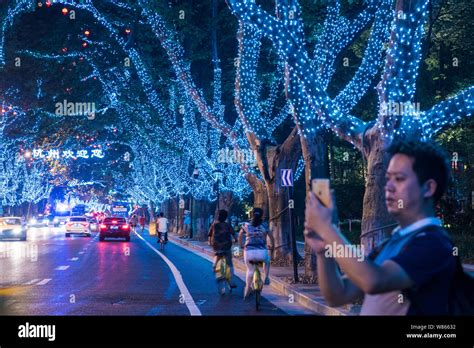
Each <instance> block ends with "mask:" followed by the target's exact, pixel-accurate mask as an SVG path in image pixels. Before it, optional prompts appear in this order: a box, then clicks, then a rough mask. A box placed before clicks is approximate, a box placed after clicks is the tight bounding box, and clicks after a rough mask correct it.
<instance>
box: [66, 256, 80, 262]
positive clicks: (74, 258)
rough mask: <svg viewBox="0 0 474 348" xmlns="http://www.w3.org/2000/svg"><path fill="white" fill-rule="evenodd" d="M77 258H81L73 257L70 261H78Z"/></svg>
mask: <svg viewBox="0 0 474 348" xmlns="http://www.w3.org/2000/svg"><path fill="white" fill-rule="evenodd" d="M77 260H79V258H78V257H73V258H72V259H69V260H68V261H77Z"/></svg>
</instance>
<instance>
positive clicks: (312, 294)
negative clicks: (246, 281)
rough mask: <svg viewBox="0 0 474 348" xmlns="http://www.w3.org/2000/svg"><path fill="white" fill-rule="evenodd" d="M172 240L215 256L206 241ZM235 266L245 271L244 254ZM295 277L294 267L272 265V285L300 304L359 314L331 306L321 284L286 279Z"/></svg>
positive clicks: (321, 311)
mask: <svg viewBox="0 0 474 348" xmlns="http://www.w3.org/2000/svg"><path fill="white" fill-rule="evenodd" d="M168 239H169V241H170V242H173V243H175V244H179V245H181V246H182V247H184V248H187V249H193V250H194V251H197V252H200V253H202V254H205V255H209V256H214V252H213V251H212V248H211V247H210V246H209V245H208V244H207V243H206V242H199V241H195V240H187V239H180V238H179V237H178V236H177V235H176V234H175V233H169V234H168ZM234 267H235V268H236V269H238V270H240V271H245V270H246V267H245V264H244V262H243V255H242V252H241V251H240V255H239V256H237V257H235V256H234ZM292 278H293V267H273V266H272V267H271V269H270V287H272V288H273V289H274V290H276V291H278V292H279V293H281V294H283V295H286V296H292V299H293V300H294V301H295V302H297V303H298V304H300V305H302V306H304V307H306V308H308V309H310V310H312V311H314V312H316V313H318V314H321V315H357V314H358V312H359V309H360V306H357V305H347V306H343V307H338V308H332V307H329V306H328V305H327V304H326V302H325V300H324V298H323V297H322V295H321V292H320V289H319V286H317V285H315V284H290V283H288V282H287V281H286V280H285V279H292Z"/></svg>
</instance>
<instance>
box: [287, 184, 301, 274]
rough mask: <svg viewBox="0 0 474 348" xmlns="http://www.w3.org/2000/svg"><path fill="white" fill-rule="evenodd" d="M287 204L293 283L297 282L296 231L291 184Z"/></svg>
mask: <svg viewBox="0 0 474 348" xmlns="http://www.w3.org/2000/svg"><path fill="white" fill-rule="evenodd" d="M288 196H289V198H288V205H289V209H288V212H289V215H290V228H291V248H292V249H293V277H294V279H295V283H298V282H299V280H298V260H297V258H298V250H296V231H295V222H294V213H293V209H294V201H293V186H290V187H288Z"/></svg>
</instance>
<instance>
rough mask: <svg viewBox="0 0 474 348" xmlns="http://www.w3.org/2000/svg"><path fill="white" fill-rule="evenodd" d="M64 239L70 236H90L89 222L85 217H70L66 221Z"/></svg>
mask: <svg viewBox="0 0 474 348" xmlns="http://www.w3.org/2000/svg"><path fill="white" fill-rule="evenodd" d="M65 229H66V237H70V236H71V234H85V235H86V236H87V237H90V236H91V230H90V229H89V222H88V221H87V218H86V217H85V216H72V217H70V218H69V219H68V221H67V222H66V225H65Z"/></svg>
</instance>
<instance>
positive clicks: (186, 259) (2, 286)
mask: <svg viewBox="0 0 474 348" xmlns="http://www.w3.org/2000/svg"><path fill="white" fill-rule="evenodd" d="M157 249H159V248H158V247H157V244H156V239H152V238H151V237H149V236H147V235H136V234H132V237H131V241H130V242H129V243H127V242H125V241H122V240H106V241H105V242H99V240H98V236H97V235H96V234H93V237H92V238H88V237H82V236H73V237H71V238H66V237H65V235H64V231H62V230H61V229H59V228H35V229H30V230H29V233H28V241H26V242H20V241H0V269H1V270H2V271H1V273H0V315H178V316H187V315H232V316H236V315H288V314H290V315H310V314H313V313H312V312H310V311H308V310H307V309H305V308H304V307H301V306H300V305H298V304H297V303H291V304H289V303H288V299H287V298H286V297H285V296H282V295H279V294H277V293H275V292H273V291H272V290H271V289H270V288H265V289H264V300H263V303H262V309H261V310H260V311H258V312H257V311H256V310H255V305H254V302H253V301H251V300H247V301H244V300H243V288H244V282H243V281H242V280H241V279H238V281H237V289H235V290H234V292H233V293H232V294H226V295H223V296H221V295H219V294H218V293H217V289H216V284H215V278H214V274H213V272H212V269H211V263H210V261H209V260H207V259H205V258H202V257H201V256H198V255H196V254H195V253H194V252H191V251H188V250H186V249H184V248H183V247H181V246H178V245H175V244H172V243H169V244H168V245H167V246H166V249H165V251H164V252H163V253H160V252H159V250H157Z"/></svg>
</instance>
